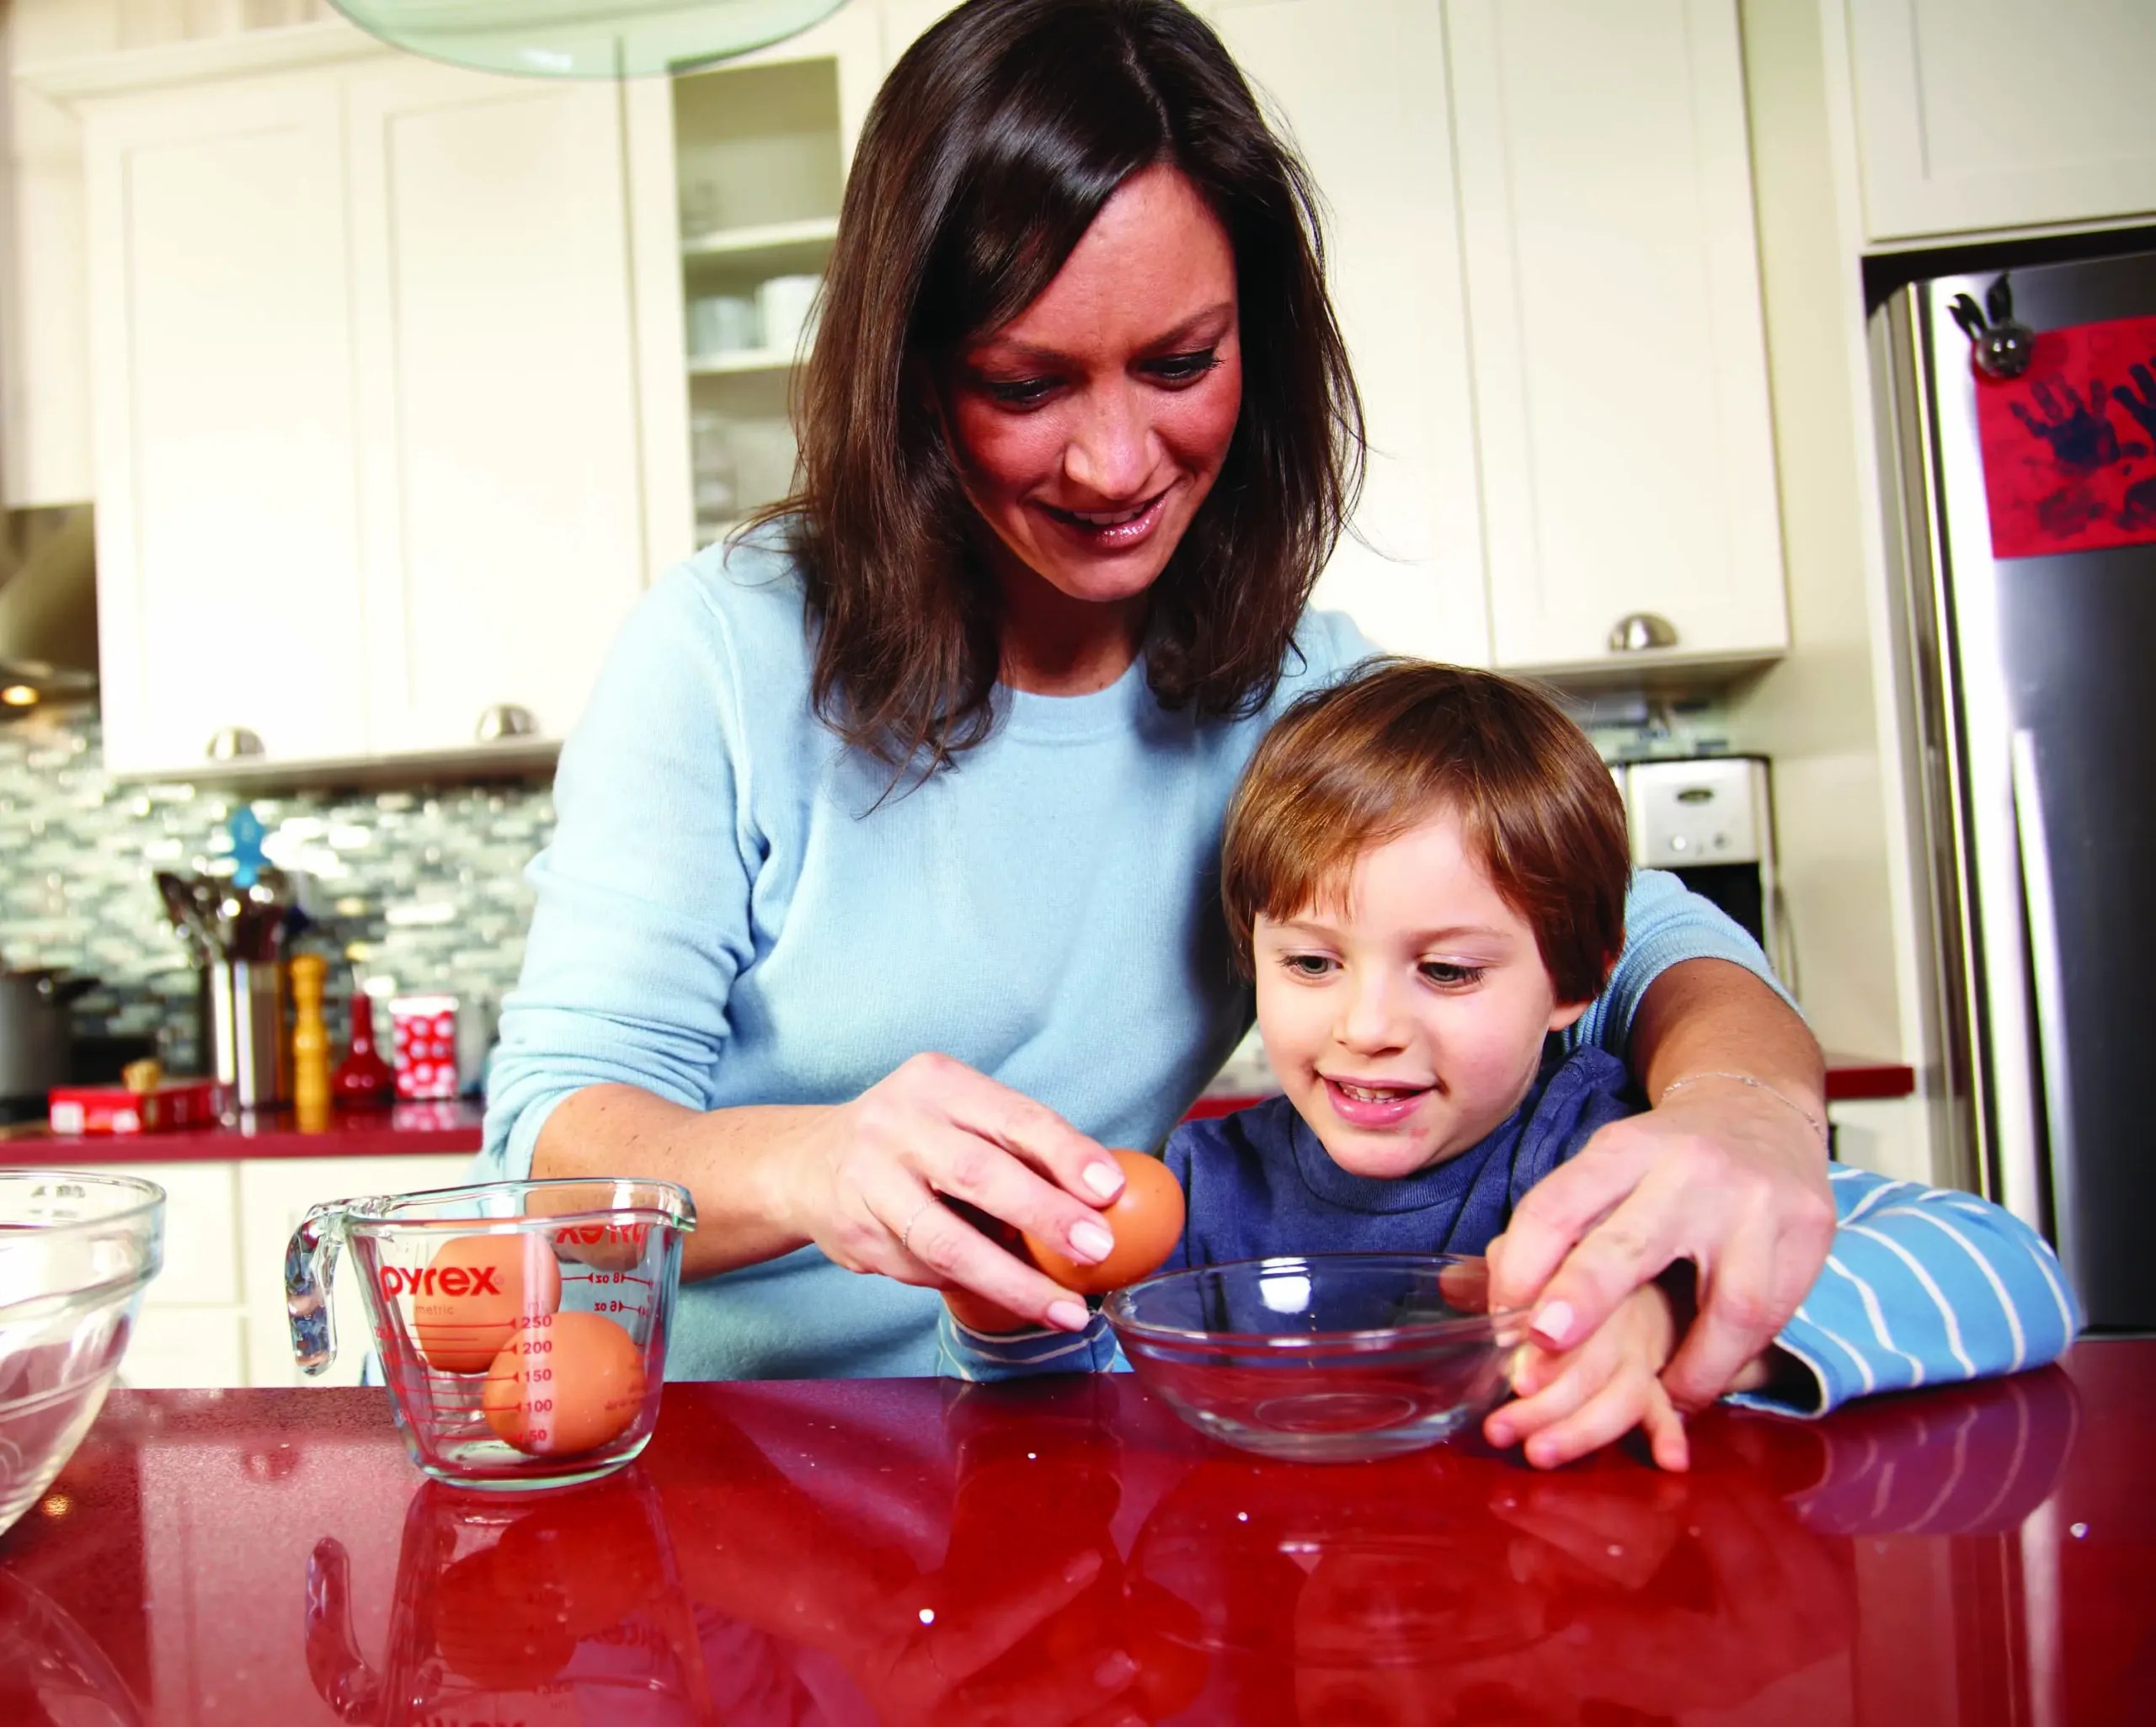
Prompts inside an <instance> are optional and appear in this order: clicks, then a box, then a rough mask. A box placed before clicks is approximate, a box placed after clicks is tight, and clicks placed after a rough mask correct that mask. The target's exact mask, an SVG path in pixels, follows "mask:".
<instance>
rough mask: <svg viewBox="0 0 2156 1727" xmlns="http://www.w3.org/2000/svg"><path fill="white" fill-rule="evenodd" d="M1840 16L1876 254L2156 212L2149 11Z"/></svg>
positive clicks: (1935, 7) (1914, 7) (2153, 25)
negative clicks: (1908, 241)
mask: <svg viewBox="0 0 2156 1727" xmlns="http://www.w3.org/2000/svg"><path fill="white" fill-rule="evenodd" d="M1846 4H1847V9H1848V25H1849V52H1850V55H1851V57H1852V59H1853V61H1854V75H1855V84H1856V107H1857V125H1858V130H1859V132H1860V152H1861V155H1862V159H1863V177H1864V207H1865V230H1866V232H1868V233H1869V234H1870V237H1872V238H1873V239H1875V240H1893V239H1903V238H1909V237H1915V236H1919V235H1929V234H1947V233H1955V232H1967V231H1970V230H1974V229H1997V228H2015V227H2030V226H2034V225H2038V224H2045V223H2060V222H2089V221H2106V220H2110V219H2113V218H2117V217H2124V216H2146V215H2147V214H2148V213H2149V212H2150V211H2156V102H2152V101H2151V100H2150V99H2149V78H2150V76H2151V74H2152V72H2156V6H2151V5H2149V4H2148V3H2147V0H2048V3H2047V4H2046V5H2043V6H2041V7H2037V6H2031V5H2030V4H2028V3H2027V0H1846ZM1833 15H1834V9H1833V8H1829V10H1828V18H1829V19H1832V18H1833Z"/></svg>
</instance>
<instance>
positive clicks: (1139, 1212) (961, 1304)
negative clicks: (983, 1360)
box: [943, 1150, 1184, 1336]
mask: <svg viewBox="0 0 2156 1727" xmlns="http://www.w3.org/2000/svg"><path fill="white" fill-rule="evenodd" d="M1109 1155H1110V1156H1112V1157H1113V1158H1114V1159H1115V1160H1116V1165H1117V1167H1118V1169H1120V1170H1122V1172H1123V1191H1122V1192H1120V1193H1118V1194H1117V1195H1116V1197H1114V1198H1113V1200H1111V1201H1109V1202H1108V1203H1107V1206H1105V1207H1103V1208H1102V1211H1101V1214H1100V1215H1101V1221H1102V1223H1106V1224H1107V1226H1108V1229H1109V1230H1110V1231H1111V1232H1112V1233H1113V1235H1114V1237H1115V1245H1114V1246H1113V1247H1112V1248H1111V1249H1110V1250H1108V1255H1107V1258H1106V1259H1103V1260H1100V1261H1096V1262H1093V1263H1091V1264H1086V1263H1084V1262H1081V1261H1077V1260H1075V1259H1072V1258H1071V1257H1070V1255H1067V1254H1065V1253H1062V1252H1059V1250H1057V1248H1056V1247H1055V1245H1054V1243H1053V1242H1052V1241H1049V1240H1047V1239H1042V1238H1040V1237H1038V1236H1036V1235H1033V1234H1031V1233H1030V1232H1022V1231H1011V1232H1007V1233H1000V1232H995V1230H994V1228H993V1220H992V1219H991V1220H988V1221H989V1223H990V1226H991V1233H998V1239H1001V1241H1002V1245H1004V1246H1005V1247H1006V1248H1009V1249H1010V1250H1011V1251H1013V1252H1017V1253H1022V1254H1023V1255H1025V1256H1026V1257H1027V1260H1029V1261H1031V1262H1032V1263H1033V1265H1035V1266H1038V1267H1039V1269H1040V1270H1042V1271H1045V1272H1046V1273H1047V1274H1048V1275H1049V1277H1053V1278H1054V1279H1055V1281H1056V1282H1057V1283H1059V1285H1061V1286H1062V1287H1064V1288H1065V1289H1067V1290H1070V1291H1072V1292H1073V1293H1076V1294H1079V1295H1105V1294H1107V1293H1108V1291H1109V1290H1111V1289H1120V1288H1122V1287H1123V1285H1125V1284H1126V1283H1135V1282H1137V1281H1138V1280H1139V1278H1141V1277H1147V1276H1149V1275H1150V1274H1151V1273H1152V1272H1153V1271H1155V1269H1156V1268H1157V1267H1158V1266H1160V1264H1161V1261H1163V1260H1165V1259H1166V1258H1167V1256H1168V1255H1170V1254H1171V1253H1172V1252H1173V1251H1174V1250H1175V1245H1176V1243H1177V1241H1179V1240H1181V1239H1182V1231H1183V1218H1184V1207H1183V1197H1182V1184H1180V1183H1179V1182H1178V1181H1177V1180H1176V1178H1175V1177H1174V1176H1173V1175H1170V1174H1169V1173H1168V1167H1167V1165H1166V1164H1164V1163H1162V1162H1161V1160H1160V1159H1158V1158H1156V1157H1148V1156H1146V1154H1145V1153H1144V1152H1142V1151H1121V1150H1118V1151H1114V1152H1111V1153H1110V1154H1109ZM943 1301H944V1304H945V1305H946V1306H947V1307H948V1308H949V1309H951V1314H952V1317H953V1319H957V1320H958V1323H959V1324H960V1325H963V1326H965V1327H966V1328H967V1329H968V1330H973V1331H979V1332H981V1333H983V1334H984V1335H988V1336H994V1335H996V1334H997V1333H999V1332H1007V1331H1017V1330H1023V1329H1025V1327H1026V1326H1027V1323H1028V1322H1027V1320H1025V1319H1022V1318H1020V1317H1019V1316H1018V1315H1017V1314H1013V1313H1011V1312H1010V1311H1009V1310H1008V1309H1005V1308H1002V1307H1000V1306H998V1305H997V1304H996V1303H994V1302H992V1301H990V1300H987V1299H986V1298H984V1297H982V1296H979V1295H977V1294H975V1293H974V1292H973V1291H971V1290H969V1289H947V1290H945V1291H944V1292H943Z"/></svg>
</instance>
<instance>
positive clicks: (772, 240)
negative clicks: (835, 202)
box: [681, 216, 839, 261]
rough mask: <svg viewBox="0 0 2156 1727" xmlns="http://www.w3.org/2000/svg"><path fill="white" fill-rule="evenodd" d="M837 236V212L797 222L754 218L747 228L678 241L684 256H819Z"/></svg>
mask: <svg viewBox="0 0 2156 1727" xmlns="http://www.w3.org/2000/svg"><path fill="white" fill-rule="evenodd" d="M836 237H839V218H836V216H809V218H804V220H800V222H757V224H755V227H748V228H718V231H713V233H705V235H696V237H694V239H684V242H681V257H684V259H692V261H694V259H739V257H746V254H750V253H798V250H806V253H811V254H813V257H819V254H821V253H825V250H828V248H830V242H832V239H836Z"/></svg>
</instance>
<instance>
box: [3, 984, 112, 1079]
mask: <svg viewBox="0 0 2156 1727" xmlns="http://www.w3.org/2000/svg"><path fill="white" fill-rule="evenodd" d="M96 987H97V983H96V980H95V979H94V978H70V977H67V976H66V975H65V974H64V973H60V972H56V971H52V970H49V969H31V970H26V971H19V972H13V971H5V970H0V1098H6V1099H10V1100H14V1099H21V1100H24V1101H29V1100H35V1101H38V1102H40V1103H42V1102H43V1101H44V1100H45V1095H47V1094H48V1093H49V1092H51V1090H52V1089H53V1087H54V1086H56V1085H66V1084H67V1081H68V1079H70V1077H72V1076H71V1074H70V1073H69V1071H68V1069H69V1063H70V1060H71V1057H72V1051H73V1047H74V1026H73V1021H72V1020H71V1019H70V1017H69V1015H68V1011H67V1010H68V1007H69V1005H70V1004H72V1002H73V1001H74V1000H75V999H76V998H77V996H80V995H83V994H87V993H88V991H90V990H92V989H95V988H96Z"/></svg>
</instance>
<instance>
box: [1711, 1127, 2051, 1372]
mask: <svg viewBox="0 0 2156 1727" xmlns="http://www.w3.org/2000/svg"><path fill="white" fill-rule="evenodd" d="M1828 1169H1829V1178H1830V1180H1831V1181H1832V1184H1833V1193H1834V1204H1835V1209H1836V1211H1837V1213H1838V1215H1839V1218H1840V1227H1839V1228H1838V1229H1836V1230H1835V1232H1834V1244H1833V1249H1832V1250H1831V1251H1829V1253H1828V1255H1827V1266H1826V1269H1825V1270H1824V1271H1821V1272H1820V1274H1819V1281H1818V1282H1817V1283H1815V1284H1813V1285H1812V1293H1811V1294H1809V1295H1808V1296H1806V1298H1804V1304H1803V1305H1802V1306H1801V1307H1800V1308H1799V1309H1797V1310H1796V1317H1795V1318H1794V1319H1791V1320H1790V1322H1789V1324H1788V1325H1786V1326H1785V1327H1784V1328H1783V1330H1782V1334H1781V1335H1780V1337H1779V1338H1777V1339H1776V1340H1775V1341H1776V1343H1777V1345H1778V1346H1780V1349H1781V1350H1782V1351H1784V1352H1785V1354H1786V1355H1788V1356H1789V1357H1792V1358H1794V1359H1795V1360H1796V1361H1797V1362H1801V1363H1802V1365H1803V1366H1804V1367H1806V1369H1808V1370H1809V1375H1810V1378H1811V1379H1812V1382H1813V1384H1812V1393H1813V1399H1812V1401H1810V1402H1808V1403H1804V1402H1800V1401H1798V1400H1797V1399H1796V1396H1794V1395H1792V1396H1790V1397H1789V1398H1787V1399H1785V1398H1783V1397H1781V1396H1779V1395H1771V1394H1745V1395H1740V1396H1737V1397H1735V1398H1732V1399H1731V1401H1732V1402H1735V1403H1741V1404H1745V1405H1750V1406H1751V1407H1753V1408H1756V1409H1769V1410H1780V1412H1782V1413H1783V1414H1785V1415H1824V1414H1826V1413H1827V1411H1828V1410H1831V1409H1834V1408H1836V1407H1837V1406H1838V1405H1842V1404H1844V1403H1846V1402H1848V1401H1849V1399H1851V1398H1853V1397H1865V1396H1869V1395H1870V1394H1872V1393H1874V1392H1880V1391H1901V1390H1906V1389H1909V1388H1911V1387H1913V1386H1919V1385H1945V1384H1952V1383H1956V1382H1958V1381H1961V1380H1967V1379H1985V1378H1992V1377H1993V1376H1994V1375H1997V1374H2000V1373H2018V1372H2019V1371H2020V1369H2022V1368H2024V1367H2041V1366H2042V1365H2043V1364H2044V1363H2046V1362H2051V1361H2055V1360H2057V1358H2058V1357H2059V1356H2061V1355H2062V1354H2063V1353H2064V1352H2065V1351H2066V1347H2067V1346H2068V1344H2070V1343H2072V1342H2073V1337H2074V1333H2075V1332H2076V1331H2078V1330H2079V1329H2080V1327H2081V1324H2082V1315H2081V1310H2080V1308H2079V1305H2078V1304H2077V1303H2076V1302H2075V1301H2074V1298H2073V1293H2072V1292H2071V1291H2070V1290H2068V1288H2067V1287H2066V1279H2065V1277H2063V1274H2062V1273H2061V1271H2060V1270H2059V1264H2058V1261H2057V1258H2055V1257H2054V1256H2053V1255H2052V1250H2051V1249H2050V1248H2049V1247H2048V1246H2047V1245H2046V1244H2045V1242H2044V1240H2043V1239H2042V1237H2041V1236H2039V1235H2038V1234H2036V1231H2035V1230H2033V1229H2030V1228H2029V1227H2028V1225H2026V1224H2025V1223H2022V1222H2021V1221H2020V1219H2019V1218H2015V1217H2013V1216H2011V1215H2009V1213H2006V1212H2004V1211H2002V1210H2000V1209H1999V1207H1997V1206H1995V1205H1993V1204H1992V1203H1990V1202H1988V1200H1983V1199H1979V1198H1977V1196H1976V1195H1974V1194H1972V1193H1957V1192H1953V1191H1948V1190H1945V1189H1941V1188H1936V1187H1926V1186H1923V1185H1922V1184H1921V1183H1919V1182H1915V1181H1892V1180H1889V1179H1888V1178H1887V1177H1886V1176H1884V1175H1873V1174H1871V1173H1870V1171H1869V1170H1853V1169H1849V1168H1848V1167H1846V1166H1845V1165H1841V1164H1834V1165H1829V1166H1828Z"/></svg>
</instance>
